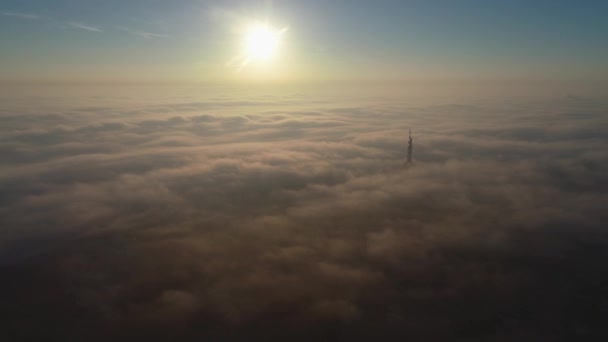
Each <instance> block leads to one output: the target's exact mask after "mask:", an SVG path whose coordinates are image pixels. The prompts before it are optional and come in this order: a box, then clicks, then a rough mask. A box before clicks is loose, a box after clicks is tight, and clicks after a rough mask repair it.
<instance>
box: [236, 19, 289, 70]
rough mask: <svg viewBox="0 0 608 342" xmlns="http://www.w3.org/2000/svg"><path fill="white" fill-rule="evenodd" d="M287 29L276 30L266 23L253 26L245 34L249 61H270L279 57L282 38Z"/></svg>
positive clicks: (246, 54)
mask: <svg viewBox="0 0 608 342" xmlns="http://www.w3.org/2000/svg"><path fill="white" fill-rule="evenodd" d="M286 30H287V29H280V30H276V29H273V28H272V27H270V26H269V25H267V24H265V23H256V24H254V25H252V26H251V27H250V28H249V29H248V30H247V32H246V34H245V56H246V59H247V60H248V61H270V60H273V59H275V58H276V57H277V54H278V51H279V46H280V43H281V37H282V35H283V33H285V31H286Z"/></svg>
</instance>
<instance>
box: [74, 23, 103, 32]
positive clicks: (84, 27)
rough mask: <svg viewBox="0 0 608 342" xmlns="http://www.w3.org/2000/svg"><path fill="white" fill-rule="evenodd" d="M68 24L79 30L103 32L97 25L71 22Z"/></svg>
mask: <svg viewBox="0 0 608 342" xmlns="http://www.w3.org/2000/svg"><path fill="white" fill-rule="evenodd" d="M69 25H70V26H71V27H73V28H77V29H81V30H86V31H91V32H103V30H102V29H100V28H98V27H95V26H90V25H85V24H82V23H75V22H71V23H70V24H69Z"/></svg>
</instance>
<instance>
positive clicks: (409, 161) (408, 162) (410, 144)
mask: <svg viewBox="0 0 608 342" xmlns="http://www.w3.org/2000/svg"><path fill="white" fill-rule="evenodd" d="M413 152H414V139H412V129H411V128H410V141H409V142H408V146H407V160H406V161H405V165H406V166H409V165H412V163H413V162H412V154H413Z"/></svg>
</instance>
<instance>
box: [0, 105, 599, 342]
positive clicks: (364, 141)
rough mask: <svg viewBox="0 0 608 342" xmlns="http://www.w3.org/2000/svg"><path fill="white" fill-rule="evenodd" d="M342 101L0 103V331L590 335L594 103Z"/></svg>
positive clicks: (63, 334) (15, 334)
mask: <svg viewBox="0 0 608 342" xmlns="http://www.w3.org/2000/svg"><path fill="white" fill-rule="evenodd" d="M343 100H344V99H342V100H337V99H329V100H328V99H318V98H312V97H306V96H303V95H302V96H295V95H289V96H278V95H276V96H272V97H251V98H248V99H247V100H243V99H242V98H239V99H238V100H236V99H232V98H230V97H217V98H207V99H204V100H201V101H198V100H194V99H180V100H176V99H172V100H167V101H166V103H163V102H162V101H157V102H156V103H154V104H146V105H142V104H141V103H139V104H137V101H135V102H131V103H129V104H128V105H127V104H124V103H119V102H117V103H116V104H106V105H99V106H97V105H88V104H87V105H86V106H76V107H74V106H72V107H67V106H64V107H52V106H48V107H45V108H44V109H40V108H42V106H38V107H35V106H27V105H21V104H19V105H14V106H13V107H10V106H5V107H6V108H5V109H3V110H2V114H0V120H1V123H2V124H1V125H0V127H1V130H2V132H1V133H2V134H0V163H1V165H2V170H3V172H2V174H1V175H0V217H1V218H2V219H1V221H0V222H1V226H2V227H3V228H2V229H3V230H2V233H3V235H2V240H0V241H1V244H0V251H1V252H0V261H2V265H3V273H4V274H5V277H3V278H5V279H10V280H9V281H7V282H4V284H2V285H1V287H2V291H3V293H5V294H7V296H6V297H7V299H6V301H5V304H4V305H3V309H2V316H3V319H4V320H5V321H7V322H10V326H11V327H12V328H10V329H8V330H7V331H4V332H2V334H7V336H8V337H10V338H12V340H20V339H21V340H25V339H28V338H29V339H31V338H42V337H47V338H52V339H57V340H66V339H77V340H82V339H87V340H100V341H101V340H108V339H110V338H112V339H115V340H159V341H160V340H169V339H174V340H180V341H190V340H192V341H195V340H196V341H200V340H218V341H222V340H235V341H245V340H256V339H259V340H283V339H285V338H289V339H292V340H293V339H295V340H302V341H305V340H306V341H310V340H349V341H352V340H403V339H407V338H410V339H414V340H426V341H445V340H466V341H471V340H480V341H507V340H517V341H527V340H530V341H532V340H535V341H536V340H539V339H541V340H543V339H544V340H553V341H558V340H571V339H573V338H579V339H580V338H590V337H594V338H598V337H602V336H604V334H605V333H604V331H605V330H603V328H602V327H601V326H602V324H603V322H604V321H605V319H606V318H607V317H608V315H607V310H608V309H607V308H608V306H607V305H608V296H606V294H605V291H604V290H603V289H604V288H605V285H606V283H607V282H608V272H607V271H606V269H605V267H604V265H603V263H604V260H606V257H608V255H607V253H608V252H607V251H608V249H606V247H608V246H607V242H608V240H607V237H606V232H605V230H604V226H605V223H604V222H606V221H607V220H608V214H607V213H606V210H605V203H608V152H606V151H608V149H607V147H608V139H607V138H606V134H605V132H606V131H607V130H606V129H607V128H608V127H607V123H608V122H607V120H606V116H605V110H606V108H608V107H606V106H604V105H601V104H598V103H594V102H591V101H582V100H573V99H570V98H566V99H560V100H557V101H554V102H551V103H543V104H535V105H521V104H509V105H500V106H498V105H492V106H489V105H483V106H482V105H477V106H473V105H433V106H421V107H411V106H407V105H404V104H402V103H399V102H394V101H388V100H387V101H378V100H377V99H376V100H373V101H372V100H370V101H357V102H352V101H343ZM142 103H143V102H142ZM410 127H413V128H414V130H413V133H414V158H415V160H416V165H415V167H413V168H410V169H407V170H405V169H403V168H402V165H403V161H404V157H405V152H406V146H407V136H406V135H407V130H408V129H409V128H410Z"/></svg>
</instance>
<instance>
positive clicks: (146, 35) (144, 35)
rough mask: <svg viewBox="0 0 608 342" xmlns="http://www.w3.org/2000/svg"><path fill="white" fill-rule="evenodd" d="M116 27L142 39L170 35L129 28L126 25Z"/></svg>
mask: <svg viewBox="0 0 608 342" xmlns="http://www.w3.org/2000/svg"><path fill="white" fill-rule="evenodd" d="M118 29H119V30H121V31H124V32H127V33H129V34H132V35H134V36H139V37H142V38H144V39H155V38H168V37H170V35H168V34H164V33H155V32H147V31H138V30H133V29H130V28H128V27H119V28H118Z"/></svg>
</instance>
